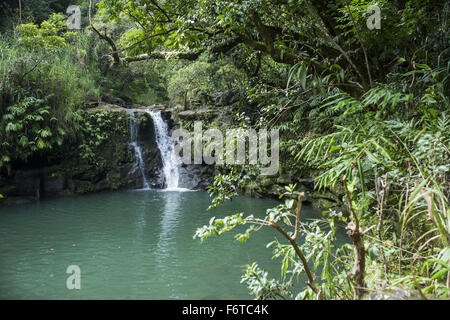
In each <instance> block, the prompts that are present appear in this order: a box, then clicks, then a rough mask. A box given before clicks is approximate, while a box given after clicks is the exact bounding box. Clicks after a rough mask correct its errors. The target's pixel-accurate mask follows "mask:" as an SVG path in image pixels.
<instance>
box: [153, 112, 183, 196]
mask: <svg viewBox="0 0 450 320" xmlns="http://www.w3.org/2000/svg"><path fill="white" fill-rule="evenodd" d="M146 112H147V113H148V114H149V115H150V116H151V117H152V119H153V124H154V125H155V137H156V144H157V145H158V149H159V151H160V152H161V159H162V163H163V173H164V178H165V181H166V190H182V189H180V188H178V180H179V176H180V174H179V170H178V169H179V165H178V157H177V155H176V153H175V143H174V142H173V140H172V139H171V137H170V136H169V128H168V127H167V124H166V123H165V122H164V120H163V118H162V117H161V110H148V109H147V110H146Z"/></svg>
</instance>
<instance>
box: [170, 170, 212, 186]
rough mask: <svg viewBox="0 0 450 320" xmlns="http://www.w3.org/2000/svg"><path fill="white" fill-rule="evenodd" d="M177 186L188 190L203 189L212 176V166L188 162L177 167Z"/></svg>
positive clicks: (208, 183)
mask: <svg viewBox="0 0 450 320" xmlns="http://www.w3.org/2000/svg"><path fill="white" fill-rule="evenodd" d="M179 172H180V178H179V183H178V186H179V187H180V188H186V189H190V190H205V189H206V187H207V186H209V185H211V181H212V180H213V178H214V166H208V165H198V164H189V165H182V166H181V168H180V169H179Z"/></svg>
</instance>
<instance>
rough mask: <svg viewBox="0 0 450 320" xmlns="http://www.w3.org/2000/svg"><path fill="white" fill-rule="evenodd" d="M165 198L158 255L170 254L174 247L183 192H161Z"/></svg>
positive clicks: (157, 245) (157, 246)
mask: <svg viewBox="0 0 450 320" xmlns="http://www.w3.org/2000/svg"><path fill="white" fill-rule="evenodd" d="M160 195H161V197H162V198H163V202H164V204H163V207H162V210H161V211H160V212H161V216H162V220H161V232H160V233H159V238H158V242H157V244H156V254H157V256H168V251H169V248H170V247H171V246H172V247H173V239H174V237H175V232H176V228H177V225H178V222H179V220H180V219H179V218H180V217H179V215H180V213H181V210H180V201H181V195H182V193H181V192H178V191H165V192H160Z"/></svg>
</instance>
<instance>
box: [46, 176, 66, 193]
mask: <svg viewBox="0 0 450 320" xmlns="http://www.w3.org/2000/svg"><path fill="white" fill-rule="evenodd" d="M65 185H66V184H65V179H64V177H62V176H57V175H55V174H52V175H50V176H44V177H43V179H42V196H44V197H45V196H55V195H58V194H60V193H61V192H62V191H63V190H64V188H65Z"/></svg>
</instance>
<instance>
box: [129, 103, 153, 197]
mask: <svg viewBox="0 0 450 320" xmlns="http://www.w3.org/2000/svg"><path fill="white" fill-rule="evenodd" d="M127 113H128V114H129V115H130V117H131V118H132V119H133V121H131V125H130V146H132V147H133V150H134V155H135V159H136V161H135V163H134V167H133V169H132V173H134V172H136V170H138V169H139V170H140V172H141V176H142V184H143V186H144V189H149V188H150V185H149V184H148V181H147V178H146V177H145V163H144V159H143V158H142V149H141V147H140V146H139V144H138V121H137V119H136V117H135V116H134V111H133V110H127Z"/></svg>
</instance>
